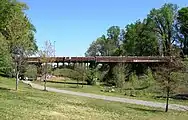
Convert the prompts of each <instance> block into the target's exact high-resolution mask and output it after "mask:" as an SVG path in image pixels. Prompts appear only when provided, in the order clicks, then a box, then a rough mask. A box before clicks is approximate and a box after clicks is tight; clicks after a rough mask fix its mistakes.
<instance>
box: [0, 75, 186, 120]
mask: <svg viewBox="0 0 188 120" xmlns="http://www.w3.org/2000/svg"><path fill="white" fill-rule="evenodd" d="M14 87H15V82H14V81H13V80H12V79H7V78H1V77H0V120H13V119H14V120H73V119H74V120H89V119H90V120H115V119H117V120H177V119H178V120H187V119H188V113H187V112H178V111H171V110H170V111H169V112H168V113H165V112H163V111H162V110H161V109H156V108H150V107H144V106H138V105H132V104H124V103H118V102H108V101H103V100H96V99H90V98H85V97H77V96H71V95H64V94H59V93H52V92H45V91H40V90H35V89H32V88H30V87H29V86H28V85H25V84H22V83H20V84H19V90H18V91H15V90H14Z"/></svg>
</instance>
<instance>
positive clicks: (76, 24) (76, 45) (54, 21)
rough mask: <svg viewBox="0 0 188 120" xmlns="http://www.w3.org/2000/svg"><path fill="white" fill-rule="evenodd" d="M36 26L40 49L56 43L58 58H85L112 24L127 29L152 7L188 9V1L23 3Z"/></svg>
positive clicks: (38, 0) (47, 0)
mask: <svg viewBox="0 0 188 120" xmlns="http://www.w3.org/2000/svg"><path fill="white" fill-rule="evenodd" d="M22 1H24V2H26V3H27V4H28V6H29V8H30V9H29V10H28V11H27V15H28V16H29V18H30V20H31V22H32V23H33V24H34V25H35V27H36V29H37V33H36V34H35V37H36V40H37V44H38V46H39V48H42V46H43V45H44V41H45V40H50V41H51V42H52V43H53V42H54V41H56V42H55V46H56V56H84V53H85V51H86V50H87V48H88V47H89V45H90V44H91V43H92V41H94V40H96V38H97V37H100V36H101V35H102V34H106V30H107V29H108V28H109V27H110V26H112V25H118V26H120V27H121V28H124V27H125V26H126V25H127V24H129V23H131V22H135V21H136V20H138V19H143V18H145V17H146V15H147V14H148V13H149V11H150V10H151V9H152V8H159V7H161V6H162V5H163V4H164V3H166V2H171V3H175V4H178V6H179V7H184V6H188V2H187V0H22Z"/></svg>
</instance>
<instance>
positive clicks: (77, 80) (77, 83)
mask: <svg viewBox="0 0 188 120" xmlns="http://www.w3.org/2000/svg"><path fill="white" fill-rule="evenodd" d="M78 82H79V81H78V79H77V87H79V86H78Z"/></svg>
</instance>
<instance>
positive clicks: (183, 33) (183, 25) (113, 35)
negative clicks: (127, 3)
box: [85, 3, 188, 87]
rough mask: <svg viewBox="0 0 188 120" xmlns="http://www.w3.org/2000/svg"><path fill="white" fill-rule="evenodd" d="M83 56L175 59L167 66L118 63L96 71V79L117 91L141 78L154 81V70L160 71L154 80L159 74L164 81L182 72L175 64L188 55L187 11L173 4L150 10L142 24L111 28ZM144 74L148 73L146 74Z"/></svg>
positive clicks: (187, 8) (177, 64) (104, 66)
mask: <svg viewBox="0 0 188 120" xmlns="http://www.w3.org/2000/svg"><path fill="white" fill-rule="evenodd" d="M85 55H86V56H176V57H177V59H175V61H174V62H173V64H171V65H170V64H165V65H164V64H157V65H156V64H155V66H153V64H141V63H140V64H137V63H134V64H123V63H121V64H103V65H102V67H100V68H98V69H97V70H98V72H100V73H101V74H100V77H99V78H100V80H101V81H102V82H107V83H109V84H112V85H115V86H119V87H122V85H123V84H124V82H125V81H131V80H132V79H133V78H134V79H139V78H140V76H143V75H148V76H150V78H151V76H152V78H154V77H155V76H154V74H156V73H157V72H156V70H158V71H159V72H162V71H163V73H160V74H157V78H159V76H161V74H162V76H161V77H162V78H164V79H165V80H167V78H165V76H164V74H165V73H166V74H167V73H168V74H171V72H175V71H178V70H180V68H183V65H182V64H179V63H180V61H177V60H180V59H179V58H183V57H186V55H188V7H184V8H178V6H177V5H176V4H171V3H166V4H164V5H163V6H162V7H161V8H159V9H155V8H154V9H152V10H151V11H150V13H149V14H148V15H147V16H146V18H144V19H143V20H137V21H136V22H134V23H132V24H129V25H127V26H126V27H125V28H124V29H121V28H120V27H119V26H112V27H110V28H109V29H108V30H107V34H106V35H102V36H101V37H99V38H97V40H95V41H93V42H92V44H91V45H90V47H89V48H88V50H87V51H86V53H85ZM156 66H157V67H158V68H157V67H156ZM180 66H181V67H180ZM160 68H162V70H160ZM148 70H149V71H151V72H149V74H148ZM164 70H166V71H164ZM173 70H174V71H173ZM151 74H152V75H151ZM101 76H102V77H101ZM169 76H171V75H169Z"/></svg>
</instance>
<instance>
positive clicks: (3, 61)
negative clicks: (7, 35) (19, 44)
mask: <svg viewBox="0 0 188 120" xmlns="http://www.w3.org/2000/svg"><path fill="white" fill-rule="evenodd" d="M0 46H1V47H0V74H2V75H4V76H8V77H11V76H12V75H13V74H11V73H12V72H11V71H12V70H13V66H12V58H11V55H10V53H9V51H8V45H7V43H6V42H4V38H3V36H2V35H1V33H0Z"/></svg>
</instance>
